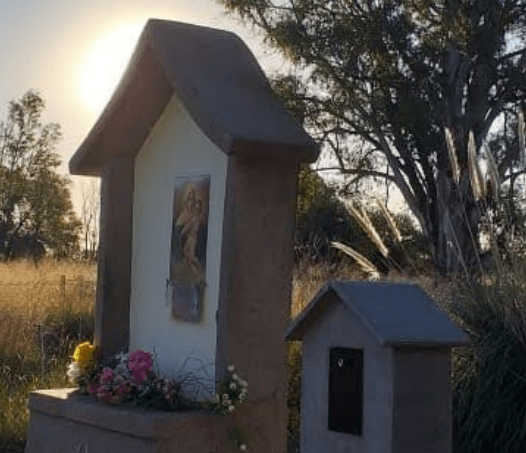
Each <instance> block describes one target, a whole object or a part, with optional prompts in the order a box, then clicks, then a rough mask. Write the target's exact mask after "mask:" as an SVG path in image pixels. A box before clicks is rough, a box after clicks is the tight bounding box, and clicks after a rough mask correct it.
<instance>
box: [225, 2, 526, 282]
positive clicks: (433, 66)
mask: <svg viewBox="0 0 526 453" xmlns="http://www.w3.org/2000/svg"><path fill="white" fill-rule="evenodd" d="M218 1H220V2H221V3H222V4H223V5H224V6H225V7H226V8H227V10H229V11H230V12H231V13H232V14H235V15H238V16H240V17H241V18H242V19H244V20H245V21H246V22H247V23H248V24H251V25H253V26H254V27H256V28H257V29H259V30H260V31H261V32H262V34H263V36H264V38H265V40H266V41H267V43H269V44H270V45H271V46H273V47H274V48H276V49H279V51H281V52H282V54H283V56H284V57H285V58H287V59H289V60H290V61H291V62H292V63H294V65H293V70H292V71H290V72H289V73H287V74H280V75H278V76H277V77H276V78H275V80H274V87H275V89H276V91H277V93H278V94H279V95H280V96H281V97H282V99H284V100H285V102H286V103H287V104H288V105H289V107H290V109H291V111H292V112H293V113H294V114H295V115H296V116H297V117H298V119H300V120H301V121H303V123H304V124H305V126H306V127H307V128H308V129H309V130H310V131H311V133H313V134H314V136H315V137H317V139H318V140H319V141H320V142H321V143H323V144H324V149H325V150H326V151H327V152H330V153H331V154H332V155H333V157H334V158H335V162H337V167H338V168H339V170H340V171H341V173H342V174H344V175H346V177H347V178H348V181H349V182H352V181H356V180H358V179H361V178H368V177H375V178H383V179H385V180H386V181H389V182H391V183H394V184H395V185H396V186H397V187H398V189H399V190H400V192H401V193H402V195H403V197H404V199H405V201H406V203H407V205H408V207H409V208H410V209H411V211H412V213H413V214H414V215H415V216H416V218H417V219H418V222H419V224H420V227H421V229H422V231H423V234H425V236H426V237H427V238H428V241H429V244H430V245H431V248H432V253H433V256H434V261H435V264H436V266H437V268H438V269H439V270H440V271H441V272H442V273H450V272H457V271H458V270H461V269H467V270H472V269H473V268H476V267H478V266H479V265H480V260H481V255H482V250H481V244H480V227H481V220H482V219H483V217H484V215H485V213H486V210H487V208H488V205H489V202H490V200H489V198H488V191H487V190H485V189H486V182H485V181H481V180H480V177H478V181H477V174H476V173H477V171H474V169H473V166H472V169H471V173H470V165H469V160H470V159H468V155H469V152H468V149H469V146H468V143H469V136H470V132H472V133H473V138H474V140H473V143H472V145H471V148H472V153H473V155H474V156H475V157H477V156H478V157H479V158H482V157H483V156H484V155H485V154H486V152H487V153H488V154H487V156H488V157H493V161H494V162H495V163H496V165H495V167H494V169H496V173H495V175H494V178H493V185H499V186H500V185H502V184H504V183H506V181H508V182H509V180H510V178H511V179H512V180H515V178H516V177H517V175H518V174H519V173H520V172H521V171H522V168H520V167H519V166H518V163H519V155H520V153H519V148H520V146H519V140H518V138H517V134H516V128H511V127H509V125H510V124H516V123H517V116H518V112H519V111H520V110H524V108H525V106H526V105H525V102H526V76H525V74H526V50H525V49H526V1H525V0H438V1H429V0H398V1H396V0H386V1H381V0H355V1H353V0H218ZM446 131H448V133H447V134H446V133H445V132H446ZM448 136H449V145H450V146H449V147H448ZM485 144H488V146H487V147H486V146H485ZM489 149H491V153H492V154H491V155H489V153H490V152H489V151H487V150H489ZM484 150H486V152H485V151H484ZM473 163H474V160H473V159H472V164H473ZM497 173H498V174H497ZM478 176H480V175H478ZM477 183H478V185H477ZM481 184H482V186H481ZM473 188H475V189H476V190H475V191H473Z"/></svg>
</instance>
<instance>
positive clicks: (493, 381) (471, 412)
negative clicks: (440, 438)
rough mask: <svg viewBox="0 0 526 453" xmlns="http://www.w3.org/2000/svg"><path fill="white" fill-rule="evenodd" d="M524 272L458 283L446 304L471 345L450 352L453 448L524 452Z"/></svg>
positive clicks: (518, 268) (473, 452) (470, 452)
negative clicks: (480, 280) (468, 337)
mask: <svg viewBox="0 0 526 453" xmlns="http://www.w3.org/2000/svg"><path fill="white" fill-rule="evenodd" d="M525 277H526V272H525V268H524V266H523V265H519V264H518V263H515V265H514V266H513V267H511V268H509V269H506V271H504V270H503V269H501V270H500V272H499V273H498V275H496V276H493V278H492V280H491V281H489V280H488V279H486V281H485V282H460V283H459V284H458V289H457V291H456V292H455V294H454V297H453V298H452V300H451V301H450V302H449V303H448V304H447V308H448V310H449V311H450V313H451V314H452V316H453V317H454V318H455V319H456V320H457V321H458V323H459V324H460V325H462V326H463V327H464V329H465V330H466V331H467V332H468V333H469V335H470V337H471V340H472V345H471V346H470V347H466V348H456V349H455V351H454V354H453V369H452V385H453V414H454V452H455V453H481V452H482V453H484V452H488V453H522V452H524V451H526V287H525V285H524V282H525Z"/></svg>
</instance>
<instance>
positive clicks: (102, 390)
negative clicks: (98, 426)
mask: <svg viewBox="0 0 526 453" xmlns="http://www.w3.org/2000/svg"><path fill="white" fill-rule="evenodd" d="M96 395H97V398H98V399H99V400H100V401H103V402H105V403H107V402H109V401H110V400H111V392H110V391H109V390H108V389H106V387H104V386H103V385H101V386H100V387H99V388H98V389H97V391H96Z"/></svg>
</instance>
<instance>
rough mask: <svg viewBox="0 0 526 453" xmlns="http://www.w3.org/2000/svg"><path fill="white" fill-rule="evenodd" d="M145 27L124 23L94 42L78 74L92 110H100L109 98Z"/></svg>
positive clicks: (87, 102)
mask: <svg viewBox="0 0 526 453" xmlns="http://www.w3.org/2000/svg"><path fill="white" fill-rule="evenodd" d="M143 27H144V24H123V25H120V26H119V27H117V28H116V29H114V30H113V31H112V32H111V33H109V34H108V35H106V36H104V37H102V38H100V39H98V40H97V41H96V42H95V43H94V45H93V47H92V48H91V51H90V53H89V55H88V56H87V58H86V59H85V60H84V62H83V65H82V67H81V69H80V75H79V84H80V86H79V89H80V92H81V95H82V99H83V101H84V102H85V105H86V106H87V108H88V109H89V110H91V111H93V112H94V113H100V112H101V111H102V109H103V108H104V107H105V106H106V104H107V103H108V101H109V100H110V97H111V95H112V94H113V91H114V90H115V88H116V87H117V84H118V83H119V81H120V79H121V77H122V75H123V73H124V70H125V69H126V65H127V64H128V62H129V60H130V57H131V55H132V53H133V50H134V48H135V45H136V44H137V41H138V39H139V35H140V34H141V31H142V29H143Z"/></svg>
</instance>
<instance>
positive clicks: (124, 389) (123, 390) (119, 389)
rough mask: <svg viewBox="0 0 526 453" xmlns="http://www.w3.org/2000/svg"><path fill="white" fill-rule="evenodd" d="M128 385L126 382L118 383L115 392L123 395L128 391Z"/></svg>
mask: <svg viewBox="0 0 526 453" xmlns="http://www.w3.org/2000/svg"><path fill="white" fill-rule="evenodd" d="M130 390H131V388H130V386H129V384H128V383H124V384H121V385H119V386H118V387H117V388H116V389H115V393H116V394H117V395H118V396H124V395H126V394H128V393H130Z"/></svg>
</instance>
